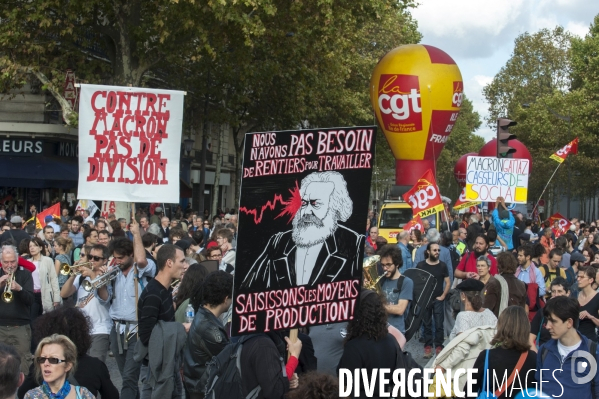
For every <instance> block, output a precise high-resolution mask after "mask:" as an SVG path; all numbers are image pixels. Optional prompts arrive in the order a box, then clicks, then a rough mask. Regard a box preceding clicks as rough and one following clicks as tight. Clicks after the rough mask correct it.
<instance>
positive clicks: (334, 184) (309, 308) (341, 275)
mask: <svg viewBox="0 0 599 399" xmlns="http://www.w3.org/2000/svg"><path fill="white" fill-rule="evenodd" d="M375 139H376V127H374V126H366V127H348V128H335V129H314V130H298V131H284V132H268V133H248V134H246V136H245V148H244V158H243V178H242V181H241V195H240V204H239V230H238V236H237V254H236V261H235V262H236V265H235V282H234V300H233V321H232V324H233V325H232V334H233V335H242V334H250V333H256V332H268V331H273V330H283V329H291V328H298V327H303V326H309V325H318V324H326V323H336V322H342V321H347V320H350V319H351V318H352V317H353V314H354V311H355V309H356V306H357V301H358V297H359V293H360V282H361V278H362V260H363V257H364V240H365V237H364V232H365V229H366V218H367V217H366V216H367V212H368V199H369V194H370V181H371V178H372V167H373V164H374V148H375Z"/></svg>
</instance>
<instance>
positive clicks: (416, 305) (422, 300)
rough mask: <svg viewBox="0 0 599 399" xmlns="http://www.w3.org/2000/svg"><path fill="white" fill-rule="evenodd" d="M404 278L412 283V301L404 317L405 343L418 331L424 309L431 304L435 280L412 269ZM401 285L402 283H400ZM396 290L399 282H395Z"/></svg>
mask: <svg viewBox="0 0 599 399" xmlns="http://www.w3.org/2000/svg"><path fill="white" fill-rule="evenodd" d="M403 274H404V276H406V277H409V278H410V279H411V280H412V281H413V282H414V291H413V299H412V302H411V304H410V311H409V312H408V314H407V315H404V322H405V327H406V333H405V334H404V335H405V337H406V342H407V341H409V340H410V339H411V338H412V336H413V335H414V334H415V333H416V332H417V331H418V330H419V329H420V325H421V324H422V318H423V317H424V311H425V309H426V308H427V307H428V306H429V305H430V304H431V301H432V299H433V293H434V292H435V288H436V287H437V280H436V279H435V277H434V276H433V275H432V274H430V273H429V272H427V271H426V270H422V269H417V268H412V269H408V270H406V271H405V272H404V273H403ZM402 283H403V281H402ZM397 284H398V289H399V290H400V291H401V286H400V282H399V281H398V282H397Z"/></svg>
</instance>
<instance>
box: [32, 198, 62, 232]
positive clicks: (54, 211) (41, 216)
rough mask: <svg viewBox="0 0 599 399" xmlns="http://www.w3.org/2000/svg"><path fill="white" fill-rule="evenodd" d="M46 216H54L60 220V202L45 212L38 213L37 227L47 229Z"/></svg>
mask: <svg viewBox="0 0 599 399" xmlns="http://www.w3.org/2000/svg"><path fill="white" fill-rule="evenodd" d="M46 216H52V218H59V217H60V202H57V203H56V204H54V205H52V206H51V207H49V208H48V209H46V210H45V211H43V212H40V213H38V214H37V223H36V226H41V227H39V228H41V229H43V228H44V227H46V220H45V219H46Z"/></svg>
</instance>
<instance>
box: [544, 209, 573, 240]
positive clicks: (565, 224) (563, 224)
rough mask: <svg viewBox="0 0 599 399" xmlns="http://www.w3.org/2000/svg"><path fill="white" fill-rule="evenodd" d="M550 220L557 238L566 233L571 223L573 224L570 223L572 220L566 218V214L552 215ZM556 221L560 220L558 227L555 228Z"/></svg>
mask: <svg viewBox="0 0 599 399" xmlns="http://www.w3.org/2000/svg"><path fill="white" fill-rule="evenodd" d="M549 221H550V222H551V230H552V231H553V234H554V235H555V238H557V237H559V236H561V235H562V234H565V233H566V232H567V231H568V229H569V228H570V225H571V224H572V223H570V221H569V220H568V219H566V218H565V217H564V216H562V215H560V214H559V213H556V214H554V215H551V216H550V217H549ZM555 221H557V222H558V228H557V229H554V228H553V223H555Z"/></svg>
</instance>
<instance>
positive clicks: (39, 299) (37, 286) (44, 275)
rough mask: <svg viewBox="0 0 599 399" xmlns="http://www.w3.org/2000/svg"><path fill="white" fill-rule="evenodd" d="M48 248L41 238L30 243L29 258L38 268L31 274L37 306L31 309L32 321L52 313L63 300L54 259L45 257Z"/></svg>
mask: <svg viewBox="0 0 599 399" xmlns="http://www.w3.org/2000/svg"><path fill="white" fill-rule="evenodd" d="M45 250H46V247H45V245H44V242H43V241H42V239H41V238H39V237H35V238H33V239H32V240H30V241H29V256H30V260H31V262H33V264H34V265H35V267H36V271H35V272H33V273H31V276H32V277H33V293H34V295H35V304H37V305H38V306H37V307H36V306H32V307H31V321H33V320H35V318H37V317H38V316H39V315H41V314H42V313H46V312H50V311H52V310H54V309H55V308H56V307H58V306H59V305H60V304H61V302H62V299H61V298H60V289H59V288H58V277H57V276H56V270H55V269H54V267H53V266H54V265H53V264H52V258H49V257H48V256H45Z"/></svg>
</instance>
